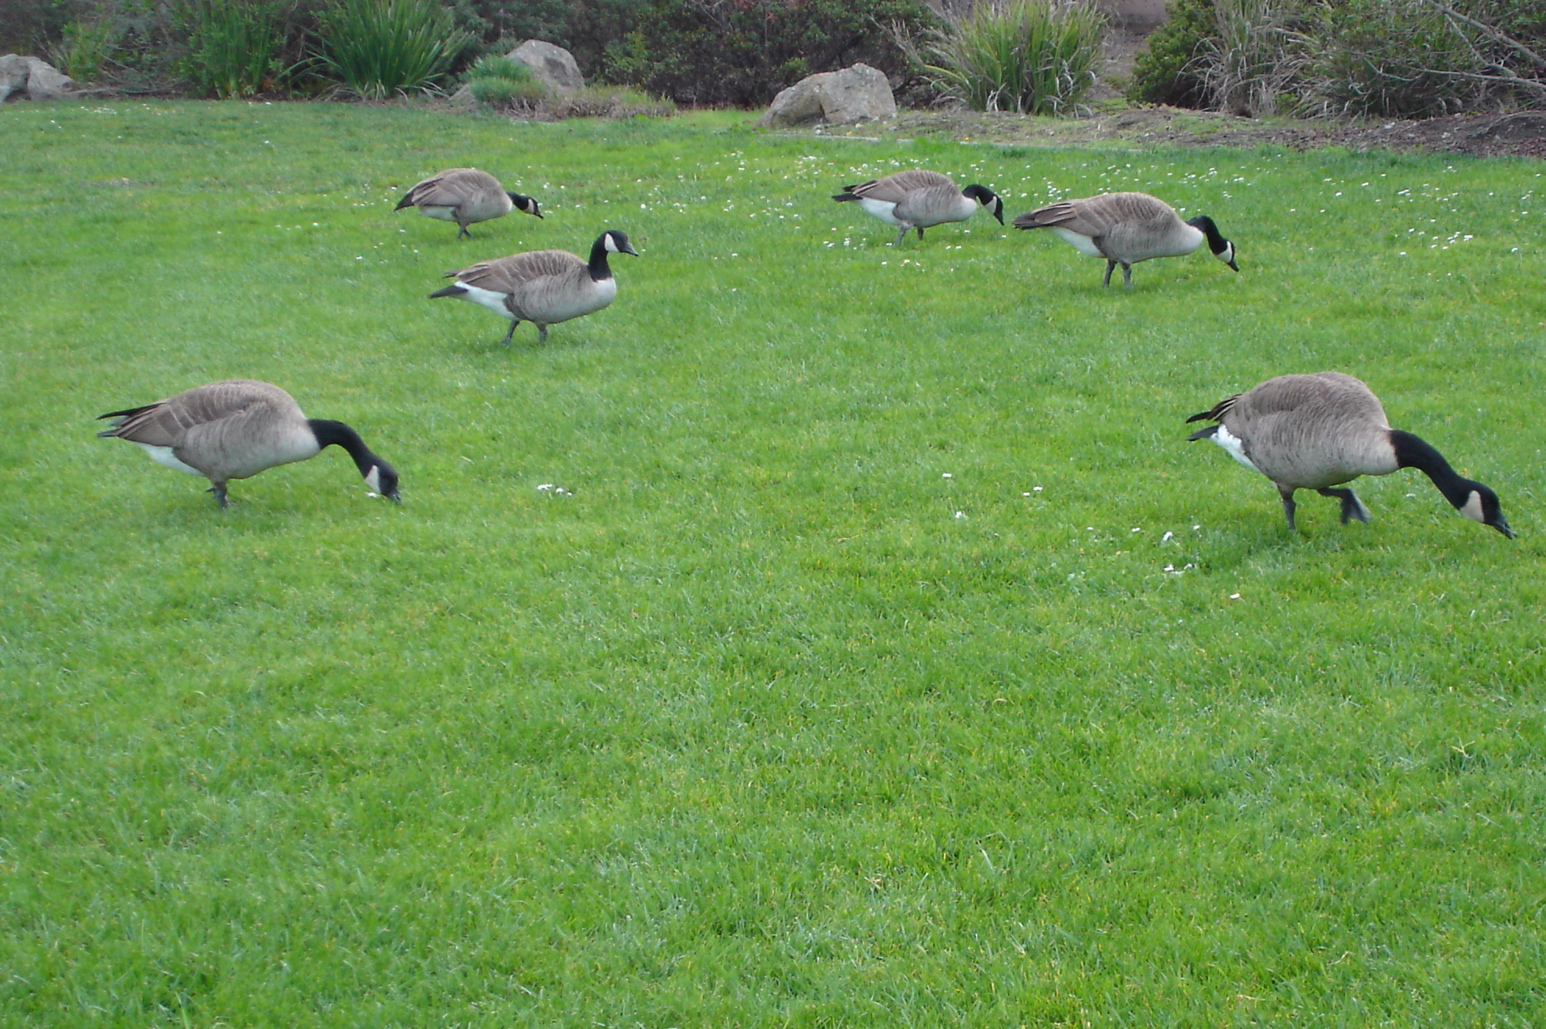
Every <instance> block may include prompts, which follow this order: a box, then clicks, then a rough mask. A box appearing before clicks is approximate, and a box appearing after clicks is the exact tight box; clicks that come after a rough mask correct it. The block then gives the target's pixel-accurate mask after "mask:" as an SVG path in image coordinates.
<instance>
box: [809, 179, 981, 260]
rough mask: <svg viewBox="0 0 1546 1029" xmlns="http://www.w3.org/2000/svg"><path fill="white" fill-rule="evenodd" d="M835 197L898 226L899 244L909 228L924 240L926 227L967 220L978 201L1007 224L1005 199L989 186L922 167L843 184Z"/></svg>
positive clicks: (975, 208)
mask: <svg viewBox="0 0 1546 1029" xmlns="http://www.w3.org/2000/svg"><path fill="white" fill-rule="evenodd" d="M832 199H833V200H836V201H838V202H839V203H843V202H845V201H850V200H852V201H856V202H857V203H858V204H859V206H860V207H862V208H864V210H865V211H867V212H869V213H870V214H872V215H874V216H875V217H877V218H879V219H880V220H881V221H883V222H885V223H886V224H887V225H895V226H897V228H898V230H899V231H898V232H897V235H896V241H897V244H898V245H900V244H901V242H902V240H904V239H906V238H907V230H908V229H917V230H918V238H919V239H922V238H923V230H924V229H926V228H929V227H931V226H934V225H942V224H944V223H945V222H964V221H966V219H968V218H970V217H971V216H972V215H973V214H974V213H975V212H976V210H977V206H978V204H981V205H982V206H983V207H986V208H987V209H988V210H989V211H991V212H993V217H995V218H997V219H998V223H999V224H1000V225H1002V224H1004V201H1003V200H1001V199H999V197H998V196H997V195H996V194H995V193H994V192H993V191H992V190H991V189H989V188H988V187H986V186H979V185H977V184H976V183H973V184H972V185H970V186H967V187H966V188H965V189H962V188H961V187H960V186H957V185H956V184H955V183H954V182H953V181H952V180H951V178H950V176H948V175H941V174H940V173H939V172H932V171H922V170H919V169H912V170H909V171H899V172H897V173H895V174H894V175H887V176H886V177H885V178H883V179H871V180H870V181H869V182H861V183H859V184H858V185H857V186H844V187H843V192H841V193H836V194H834V195H833V197H832Z"/></svg>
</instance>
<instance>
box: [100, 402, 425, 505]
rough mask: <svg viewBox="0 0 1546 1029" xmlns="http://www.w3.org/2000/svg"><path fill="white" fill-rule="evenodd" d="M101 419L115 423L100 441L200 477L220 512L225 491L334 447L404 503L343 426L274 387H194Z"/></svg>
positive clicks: (377, 488)
mask: <svg viewBox="0 0 1546 1029" xmlns="http://www.w3.org/2000/svg"><path fill="white" fill-rule="evenodd" d="M100 418H116V419H118V421H116V422H114V423H113V427H112V428H111V429H108V430H106V431H104V432H99V433H97V435H98V436H115V437H117V438H118V439H126V440H128V441H129V442H130V443H137V444H139V446H140V447H141V448H142V449H143V450H144V451H145V453H147V454H149V455H150V457H151V459H152V460H154V461H155V462H156V463H158V464H164V465H166V466H167V467H168V468H175V469H176V470H177V471H179V472H187V473H188V474H190V475H202V476H204V477H205V478H207V479H208V480H209V481H210V483H211V485H210V487H209V492H211V493H213V494H214V495H215V499H216V500H218V501H219V502H220V506H221V507H222V508H224V507H226V506H228V505H227V501H226V498H225V487H226V483H227V482H228V481H229V480H231V479H245V478H248V477H249V476H253V475H256V474H258V473H259V472H261V471H264V470H266V469H269V468H273V467H274V466H275V465H281V464H289V463H290V462H291V461H304V460H306V459H307V458H308V457H315V456H316V455H317V454H318V453H319V452H321V450H322V448H323V447H328V446H332V445H333V444H335V443H336V444H338V445H339V446H341V447H343V448H344V449H345V450H347V451H348V452H349V456H350V457H352V458H354V464H355V466H356V467H357V468H359V470H360V474H361V475H363V476H364V477H365V485H367V486H369V487H370V488H371V490H372V491H373V492H376V493H380V494H381V495H382V496H385V497H390V498H392V499H393V500H395V501H397V502H399V503H401V502H402V497H401V496H399V494H398V492H397V472H396V471H395V470H394V469H393V468H392V466H391V465H389V464H387V463H386V462H385V461H383V460H382V459H381V458H379V457H377V456H376V455H375V454H373V453H371V450H370V448H369V447H367V446H366V445H365V442H364V440H362V439H360V434H359V433H357V432H355V431H354V430H353V429H351V428H349V426H347V425H345V424H344V423H343V422H332V421H327V420H325V419H322V418H307V417H306V416H305V415H304V414H302V413H301V409H300V406H299V405H298V404H296V402H295V399H294V398H293V397H291V396H290V394H288V393H286V392H285V391H284V390H282V389H280V388H279V387H278V386H274V385H271V384H270V383H267V382H257V381H254V380H252V379H231V380H228V381H226V382H212V383H210V384H209V385H207V386H197V387H195V388H193V389H190V390H186V391H185V392H182V393H179V394H177V395H176V396H175V397H170V398H168V399H166V400H158V401H156V402H155V403H154V404H146V405H145V406H144V407H131V408H128V409H127V410H124V411H110V412H108V413H107V414H104V415H100V416H99V419H100Z"/></svg>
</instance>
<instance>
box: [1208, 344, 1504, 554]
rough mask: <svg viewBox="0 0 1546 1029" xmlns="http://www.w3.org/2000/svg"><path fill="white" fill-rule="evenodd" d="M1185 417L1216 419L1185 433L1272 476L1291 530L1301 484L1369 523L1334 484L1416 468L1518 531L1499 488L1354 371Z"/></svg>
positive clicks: (1463, 503) (1279, 385)
mask: <svg viewBox="0 0 1546 1029" xmlns="http://www.w3.org/2000/svg"><path fill="white" fill-rule="evenodd" d="M1187 421H1188V422H1200V421H1211V422H1217V423H1218V424H1216V425H1209V426H1207V427H1206V428H1203V429H1198V430H1197V431H1196V432H1194V433H1192V434H1191V435H1190V436H1188V437H1187V439H1188V440H1198V439H1211V440H1212V441H1213V442H1215V443H1217V444H1218V445H1219V446H1221V447H1223V448H1224V449H1225V450H1226V451H1228V452H1229V455H1230V456H1231V457H1233V458H1234V459H1235V460H1237V461H1239V462H1240V463H1241V464H1243V465H1245V466H1246V467H1247V468H1249V469H1251V470H1252V471H1256V472H1260V473H1261V474H1263V475H1265V476H1266V477H1267V478H1269V479H1271V480H1272V481H1273V483H1274V484H1275V485H1276V486H1277V487H1278V494H1279V495H1280V496H1281V497H1282V498H1283V514H1284V516H1285V517H1287V519H1288V529H1289V531H1290V532H1293V531H1295V530H1294V491H1295V490H1296V489H1313V490H1315V492H1317V493H1319V494H1321V495H1322V496H1326V497H1336V498H1337V499H1338V500H1340V501H1342V524H1344V525H1346V524H1347V523H1348V521H1349V520H1351V519H1353V518H1356V519H1358V520H1359V521H1360V522H1367V521H1368V520H1369V509H1368V508H1366V507H1364V505H1363V502H1362V501H1360V500H1359V499H1358V496H1357V494H1355V493H1354V492H1353V491H1352V490H1351V489H1334V488H1333V487H1335V486H1338V485H1340V484H1341V483H1344V482H1349V481H1351V480H1353V479H1356V478H1358V476H1360V475H1389V474H1390V473H1391V472H1393V471H1395V470H1396V469H1398V468H1416V469H1418V470H1420V471H1421V472H1423V473H1424V474H1425V475H1427V476H1428V478H1430V479H1432V480H1433V484H1434V485H1435V486H1437V487H1438V489H1439V492H1440V493H1442V494H1444V499H1445V500H1448V501H1449V502H1450V503H1451V504H1452V505H1454V507H1455V509H1456V510H1458V511H1459V512H1460V513H1461V514H1463V515H1465V516H1466V517H1467V518H1470V519H1471V520H1473V521H1477V522H1481V523H1482V524H1483V525H1490V526H1492V527H1493V528H1494V529H1497V530H1498V531H1499V532H1501V533H1502V534H1503V535H1505V536H1507V537H1508V538H1510V539H1513V538H1514V530H1513V529H1511V528H1509V524H1508V520H1507V519H1505V518H1504V517H1503V511H1502V510H1501V509H1500V508H1499V506H1498V495H1497V494H1496V493H1494V492H1493V491H1492V490H1490V489H1488V488H1487V487H1486V486H1483V485H1482V484H1481V483H1479V482H1473V481H1471V480H1470V479H1467V478H1464V477H1462V476H1461V475H1459V474H1458V473H1456V471H1455V470H1454V469H1453V468H1451V467H1450V466H1449V462H1448V461H1446V460H1444V457H1443V455H1442V454H1440V453H1439V452H1438V451H1437V450H1435V449H1434V448H1433V447H1432V446H1430V445H1429V444H1427V443H1425V442H1423V441H1422V440H1421V439H1418V438H1417V437H1416V436H1414V435H1412V434H1411V433H1410V432H1402V431H1401V430H1399V429H1392V428H1391V427H1390V423H1389V422H1388V421H1387V420H1386V418H1385V409H1384V408H1383V407H1381V406H1380V401H1379V398H1378V397H1376V396H1375V395H1374V394H1373V393H1372V392H1371V391H1370V390H1369V387H1368V386H1365V385H1364V384H1363V383H1362V382H1360V381H1358V380H1357V379H1355V378H1353V377H1352V376H1351V375H1343V374H1342V373H1340V372H1318V373H1316V374H1313V375H1280V376H1278V377H1277V378H1275V379H1268V380H1267V381H1266V382H1263V383H1261V384H1260V385H1258V386H1255V387H1253V388H1252V389H1249V390H1247V391H1246V392H1244V393H1238V394H1236V395H1235V396H1232V397H1226V398H1225V399H1223V400H1221V401H1219V402H1218V403H1217V404H1215V405H1214V406H1213V407H1212V408H1210V409H1209V410H1207V411H1203V412H1201V413H1199V414H1194V415H1192V416H1191V417H1190V418H1188V419H1187Z"/></svg>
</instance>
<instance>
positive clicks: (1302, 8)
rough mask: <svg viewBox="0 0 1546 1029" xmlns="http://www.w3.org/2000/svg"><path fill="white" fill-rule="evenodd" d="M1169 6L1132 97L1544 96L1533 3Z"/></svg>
mask: <svg viewBox="0 0 1546 1029" xmlns="http://www.w3.org/2000/svg"><path fill="white" fill-rule="evenodd" d="M1444 7H1447V8H1448V9H1449V10H1448V11H1446V10H1445V9H1443V8H1444ZM1167 10H1168V11H1169V14H1170V20H1169V22H1168V23H1166V24H1165V25H1164V26H1162V27H1161V28H1160V29H1158V30H1157V31H1156V32H1155V33H1154V34H1153V35H1152V36H1150V37H1149V40H1148V43H1147V45H1146V46H1145V48H1144V50H1143V51H1141V52H1140V53H1139V54H1138V56H1137V58H1136V60H1135V61H1134V66H1133V80H1132V83H1131V85H1130V86H1129V88H1128V90H1127V95H1128V97H1129V98H1130V99H1132V100H1137V101H1142V102H1150V103H1168V104H1175V105H1177V106H1186V107H1211V108H1217V109H1222V110H1234V111H1240V112H1251V113H1255V112H1270V111H1271V110H1272V109H1274V107H1275V106H1276V105H1277V104H1278V102H1279V101H1286V102H1287V103H1288V104H1290V105H1292V106H1293V107H1294V108H1295V109H1297V110H1298V111H1301V112H1305V113H1320V114H1358V115H1380V116H1387V117H1388V116H1398V117H1422V116H1426V115H1434V114H1443V113H1446V112H1450V111H1458V110H1465V109H1475V108H1479V107H1489V106H1495V105H1498V104H1508V103H1533V104H1537V105H1539V104H1546V66H1543V65H1542V63H1541V58H1540V55H1541V54H1542V51H1543V46H1546V5H1543V4H1541V3H1540V2H1539V0H1449V3H1447V4H1444V5H1442V6H1441V5H1439V4H1436V3H1433V2H1430V0H1282V2H1276V0H1171V2H1170V3H1169V4H1168V5H1167Z"/></svg>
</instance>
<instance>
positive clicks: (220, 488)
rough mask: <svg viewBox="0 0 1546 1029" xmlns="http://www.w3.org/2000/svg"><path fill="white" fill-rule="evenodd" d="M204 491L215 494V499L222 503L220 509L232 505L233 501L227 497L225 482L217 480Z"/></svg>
mask: <svg viewBox="0 0 1546 1029" xmlns="http://www.w3.org/2000/svg"><path fill="white" fill-rule="evenodd" d="M204 492H205V493H213V494H214V495H215V500H216V501H218V502H219V504H220V510H222V511H224V510H225V509H226V508H228V507H230V506H231V502H230V501H228V500H226V498H225V483H223V482H217V483H215V484H214V485H213V486H211V487H210V488H209V489H207V490H205V491H204Z"/></svg>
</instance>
